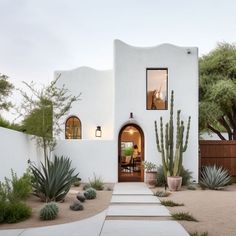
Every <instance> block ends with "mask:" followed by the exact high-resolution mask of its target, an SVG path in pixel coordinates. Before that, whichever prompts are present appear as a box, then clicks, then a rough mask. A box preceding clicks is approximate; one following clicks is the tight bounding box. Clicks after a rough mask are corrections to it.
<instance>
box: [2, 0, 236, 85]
mask: <svg viewBox="0 0 236 236" xmlns="http://www.w3.org/2000/svg"><path fill="white" fill-rule="evenodd" d="M0 9H1V13H0V73H3V74H6V75H8V76H10V81H12V82H13V83H14V84H15V85H16V86H20V81H22V80H24V81H28V82H30V81H32V80H33V81H35V82H37V83H42V84H44V83H48V82H49V81H51V80H52V78H53V72H54V71H55V70H70V69H73V68H76V67H79V66H83V65H87V66H91V67H94V68H97V69H111V68H112V64H113V40H114V39H120V40H122V41H125V42H126V43H128V44H131V45H134V46H154V45H158V44H161V43H172V44H176V45H179V46H186V47H187V46H196V47H198V48H199V55H202V54H205V53H207V52H209V51H210V50H212V49H213V48H214V47H215V46H216V44H217V42H222V41H225V42H229V43H233V42H236V13H235V12H236V1H235V0H227V1H222V0H178V1H177V0H84V1H82V0H0Z"/></svg>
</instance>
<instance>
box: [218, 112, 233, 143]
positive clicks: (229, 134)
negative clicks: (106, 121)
mask: <svg viewBox="0 0 236 236" xmlns="http://www.w3.org/2000/svg"><path fill="white" fill-rule="evenodd" d="M218 121H219V122H220V124H221V125H223V126H224V127H225V129H226V130H227V133H228V136H229V140H232V130H231V128H230V126H229V124H228V123H227V121H226V120H225V118H224V116H222V117H221V118H220V119H218Z"/></svg>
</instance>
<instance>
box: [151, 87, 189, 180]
mask: <svg viewBox="0 0 236 236" xmlns="http://www.w3.org/2000/svg"><path fill="white" fill-rule="evenodd" d="M173 111H174V91H173V90H172V91H171V102H170V120H169V122H167V123H166V125H165V132H164V128H163V119H162V117H160V132H158V128H157V122H156V121H155V133H156V145H157V150H158V152H160V153H161V157H162V165H163V171H164V175H165V177H167V176H179V175H180V172H181V169H182V162H183V153H184V152H185V151H186V149H187V146H188V137H189V129H190V122H191V117H190V116H189V118H188V124H187V132H186V138H185V142H184V141H183V140H184V128H185V127H184V122H183V121H182V120H181V121H180V112H181V111H180V110H178V111H177V121H176V126H177V127H176V140H175V154H174V125H173ZM164 133H165V134H164Z"/></svg>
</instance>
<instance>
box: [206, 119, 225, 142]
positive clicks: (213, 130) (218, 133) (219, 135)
mask: <svg viewBox="0 0 236 236" xmlns="http://www.w3.org/2000/svg"><path fill="white" fill-rule="evenodd" d="M207 128H208V129H209V130H211V131H212V132H214V133H215V134H217V135H218V137H219V138H220V139H221V140H226V139H225V137H224V136H223V135H222V134H221V133H220V131H218V130H217V129H215V128H213V127H212V126H211V125H210V124H208V123H207Z"/></svg>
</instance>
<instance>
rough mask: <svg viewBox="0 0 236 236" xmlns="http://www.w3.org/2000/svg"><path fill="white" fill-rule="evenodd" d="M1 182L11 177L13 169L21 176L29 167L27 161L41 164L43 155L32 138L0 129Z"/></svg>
mask: <svg viewBox="0 0 236 236" xmlns="http://www.w3.org/2000/svg"><path fill="white" fill-rule="evenodd" d="M0 153H1V155H0V161H1V165H0V181H3V180H4V177H8V178H9V177H11V169H13V171H14V172H15V173H16V174H17V176H21V175H22V174H23V173H24V172H25V170H26V169H27V167H28V164H27V161H28V160H29V159H30V160H31V161H33V162H35V163H36V164H39V162H40V160H42V157H43V155H42V154H43V153H42V151H41V150H40V149H39V148H38V147H37V144H36V141H35V140H33V139H32V136H30V135H27V134H24V133H21V132H18V131H14V130H10V129H6V128H2V127H0Z"/></svg>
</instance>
